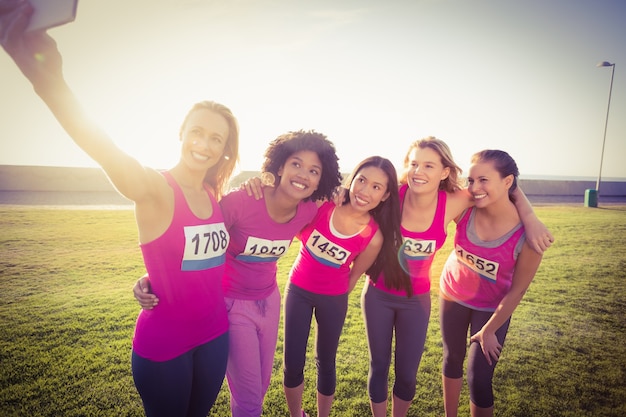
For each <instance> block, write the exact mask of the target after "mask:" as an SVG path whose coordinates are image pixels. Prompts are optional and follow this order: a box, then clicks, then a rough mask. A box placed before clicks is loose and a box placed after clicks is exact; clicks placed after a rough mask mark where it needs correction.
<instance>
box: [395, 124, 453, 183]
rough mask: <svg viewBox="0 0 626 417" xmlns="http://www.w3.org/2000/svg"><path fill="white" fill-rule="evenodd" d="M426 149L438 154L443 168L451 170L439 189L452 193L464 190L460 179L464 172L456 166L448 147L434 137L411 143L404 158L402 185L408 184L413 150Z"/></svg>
mask: <svg viewBox="0 0 626 417" xmlns="http://www.w3.org/2000/svg"><path fill="white" fill-rule="evenodd" d="M426 148H430V149H432V150H433V151H435V152H437V154H439V157H440V158H441V163H442V164H443V167H444V168H450V174H448V177H447V178H446V179H444V180H441V181H440V182H439V189H440V190H443V191H447V192H449V193H452V192H454V191H456V190H459V189H461V188H463V183H462V180H461V179H460V178H459V177H460V176H461V173H462V172H463V170H462V169H461V168H460V167H459V166H458V165H457V164H456V162H454V159H453V158H452V152H451V151H450V148H449V147H448V145H447V144H446V143H445V142H444V141H442V140H441V139H437V138H436V137H434V136H428V137H426V138H423V139H418V140H416V141H415V142H413V143H411V145H410V146H409V149H408V150H407V152H406V155H405V156H404V171H403V172H402V175H401V177H400V184H406V183H407V177H408V173H409V171H408V169H409V163H410V162H411V161H410V160H409V157H410V155H411V152H412V151H413V149H426Z"/></svg>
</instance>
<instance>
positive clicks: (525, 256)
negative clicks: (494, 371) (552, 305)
mask: <svg viewBox="0 0 626 417" xmlns="http://www.w3.org/2000/svg"><path fill="white" fill-rule="evenodd" d="M541 258H542V255H541V254H539V253H537V252H536V251H535V250H533V249H532V248H531V247H530V246H529V245H528V242H526V243H525V244H524V247H523V248H522V251H521V252H520V254H519V256H518V258H517V262H516V265H515V273H514V275H513V283H512V285H511V288H510V289H509V292H508V293H507V294H506V295H505V296H504V298H503V299H502V301H501V302H500V304H499V305H498V308H497V309H496V311H494V313H493V314H492V316H491V318H490V319H489V321H488V322H487V323H485V325H484V326H483V328H482V329H480V331H479V332H478V333H476V334H475V335H474V336H472V338H471V341H472V342H479V343H480V345H481V348H482V351H483V354H484V355H485V358H486V359H487V362H488V363H489V364H490V365H491V363H492V360H494V361H497V360H498V358H499V357H500V352H501V351H502V345H501V344H500V343H498V339H497V338H496V330H498V329H499V328H500V327H501V326H502V325H503V324H504V323H505V322H506V321H507V320H508V319H509V318H510V317H511V315H512V314H513V312H514V311H515V309H516V308H517V306H518V305H519V303H520V302H521V301H522V298H523V297H524V294H525V293H526V290H527V289H528V287H529V286H530V283H531V282H532V280H533V278H534V277H535V273H536V272H537V269H538V268H539V264H540V263H541Z"/></svg>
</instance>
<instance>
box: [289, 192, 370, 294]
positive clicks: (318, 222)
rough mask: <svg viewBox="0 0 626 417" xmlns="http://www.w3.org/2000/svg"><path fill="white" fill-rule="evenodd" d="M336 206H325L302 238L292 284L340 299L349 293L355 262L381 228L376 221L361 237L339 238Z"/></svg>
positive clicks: (361, 233) (359, 234) (327, 203)
mask: <svg viewBox="0 0 626 417" xmlns="http://www.w3.org/2000/svg"><path fill="white" fill-rule="evenodd" d="M334 211H335V204H334V203H333V202H326V203H324V204H323V205H322V206H321V207H320V208H319V209H318V212H317V215H316V216H315V219H313V221H312V222H311V223H310V224H309V225H308V226H306V227H305V228H304V229H303V230H302V232H301V234H300V239H301V241H302V245H301V247H300V252H299V253H298V257H297V258H296V261H295V262H294V264H293V267H292V268H291V273H290V275H289V279H290V281H291V283H292V284H294V285H297V286H298V287H300V288H302V289H305V290H307V291H310V292H313V293H316V294H323V295H341V294H345V293H347V292H348V288H349V285H350V266H351V265H352V261H354V259H355V258H356V257H357V256H358V255H359V254H360V253H361V252H363V251H364V250H365V248H366V247H367V245H368V244H369V243H370V241H371V240H372V238H373V237H374V234H375V233H376V231H377V230H378V224H377V223H376V222H375V221H374V219H373V218H371V219H370V222H369V224H368V225H367V226H366V227H365V228H364V229H363V230H362V231H361V232H360V233H358V234H356V235H353V236H339V235H338V234H337V233H336V232H333V230H332V229H331V221H332V215H333V213H334Z"/></svg>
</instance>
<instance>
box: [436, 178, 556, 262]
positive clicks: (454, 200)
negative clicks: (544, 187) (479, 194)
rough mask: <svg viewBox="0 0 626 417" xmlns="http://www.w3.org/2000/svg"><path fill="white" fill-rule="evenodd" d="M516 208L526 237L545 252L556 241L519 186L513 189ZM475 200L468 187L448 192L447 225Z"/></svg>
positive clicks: (532, 245) (539, 249)
mask: <svg viewBox="0 0 626 417" xmlns="http://www.w3.org/2000/svg"><path fill="white" fill-rule="evenodd" d="M513 196H514V197H515V208H516V209H517V213H518V214H519V217H520V219H521V221H522V223H523V224H524V229H526V239H527V241H528V242H529V244H530V247H531V248H533V249H534V250H535V251H536V252H537V253H543V252H545V251H546V250H547V249H548V248H549V247H550V246H551V245H552V243H554V236H552V233H550V231H549V230H548V228H547V227H546V226H545V225H544V224H543V223H542V222H541V221H540V220H539V218H537V215H536V214H535V211H534V210H533V207H532V205H531V204H530V201H528V198H527V197H526V194H524V192H523V191H522V190H521V189H520V187H517V188H516V189H515V191H513ZM473 205H474V201H473V199H472V196H471V194H470V193H469V191H468V189H467V188H464V189H461V190H457V191H455V192H453V193H448V199H447V202H446V226H447V225H448V224H449V223H450V221H452V220H455V221H456V220H457V219H458V217H459V216H460V215H461V213H463V210H465V209H467V208H469V207H472V206H473Z"/></svg>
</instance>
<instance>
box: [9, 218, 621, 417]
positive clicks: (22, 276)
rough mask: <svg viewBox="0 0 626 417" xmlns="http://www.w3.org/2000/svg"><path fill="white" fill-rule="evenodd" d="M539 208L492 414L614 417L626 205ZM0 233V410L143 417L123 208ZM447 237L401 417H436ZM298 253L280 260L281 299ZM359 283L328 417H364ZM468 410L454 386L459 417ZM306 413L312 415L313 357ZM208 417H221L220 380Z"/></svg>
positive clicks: (274, 409)
mask: <svg viewBox="0 0 626 417" xmlns="http://www.w3.org/2000/svg"><path fill="white" fill-rule="evenodd" d="M536 212H537V214H538V215H539V216H540V218H541V219H542V220H543V221H544V223H545V224H546V225H547V226H548V227H549V228H550V230H551V231H552V232H553V233H554V235H555V236H556V239H557V241H556V243H555V244H554V246H553V247H552V248H551V249H550V250H549V251H548V252H547V253H546V255H545V256H544V260H543V262H542V265H541V267H540V269H539V272H538V273H537V276H536V278H535V281H534V282H533V284H532V285H531V287H530V289H529V291H528V293H527V295H526V297H525V298H524V300H523V301H522V303H521V305H520V306H519V307H518V309H517V311H516V312H515V314H514V316H513V320H512V323H511V328H510V330H509V335H508V338H507V343H506V347H505V349H504V352H503V355H502V359H501V361H500V364H499V365H498V368H497V369H496V375H495V380H494V386H495V395H496V404H495V409H496V415H498V416H520V417H521V416H524V417H526V416H546V417H548V416H550V417H554V416H577V417H579V416H624V415H626V388H625V387H624V381H626V324H625V322H624V318H625V317H626V289H625V286H626V207H623V206H616V207H610V208H596V209H591V208H584V207H573V206H567V207H552V206H547V207H537V208H536ZM0 224H1V228H2V229H1V230H2V232H1V233H0V242H1V249H0V364H1V365H0V415H1V416H6V417H12V416H141V415H143V412H142V408H141V401H140V399H139V396H138V395H137V393H136V391H135V388H134V386H133V382H132V376H131V372H130V349H131V338H132V334H133V327H134V322H135V318H136V315H137V312H138V308H139V307H138V305H137V304H136V302H135V301H134V298H133V296H132V291H131V288H132V286H133V284H134V282H135V280H136V279H137V278H138V277H139V276H140V275H141V274H143V265H142V260H141V255H140V251H139V249H138V244H137V233H136V227H135V222H134V216H133V213H132V212H131V211H128V210H122V211H114V210H112V211H98V210H48V209H35V208H33V209H21V208H0ZM452 230H453V229H451V231H452ZM451 241H452V237H451V236H450V237H449V238H448V242H447V243H446V246H445V247H444V249H442V251H441V252H440V254H439V255H438V257H437V258H436V260H435V264H434V271H436V273H435V274H434V275H435V276H434V277H433V291H432V298H433V309H432V315H431V323H430V327H429V331H428V339H427V341H426V348H425V352H424V356H423V359H422V363H421V365H420V370H419V373H418V377H417V378H418V388H417V395H416V397H415V399H414V401H413V405H412V407H411V410H410V412H409V415H411V416H418V415H419V416H440V415H443V405H442V399H441V377H440V372H441V342H440V336H439V322H438V302H437V301H438V300H437V291H436V289H437V285H436V282H437V275H438V272H439V271H440V270H441V266H442V264H443V261H444V259H445V258H446V256H447V254H448V253H449V250H450V247H451V246H450V245H451ZM296 249H297V245H295V246H294V247H292V249H291V250H290V251H289V253H288V255H287V256H286V257H284V258H283V259H282V260H281V262H280V268H279V269H280V274H279V285H280V287H281V291H282V289H283V288H284V285H285V281H286V272H287V271H288V269H289V266H290V265H291V263H292V262H293V260H294V257H295V254H296ZM361 288H362V282H360V283H359V285H358V286H357V288H356V290H355V291H354V292H353V293H352V294H351V296H350V301H349V302H350V307H349V312H348V317H347V319H346V325H345V328H344V334H343V336H342V339H341V342H340V347H339V352H338V355H337V362H338V363H337V367H338V386H337V392H336V400H335V404H334V407H333V415H337V416H367V415H369V404H368V397H367V389H366V383H367V382H366V380H367V367H368V353H367V341H366V338H365V333H364V328H363V320H362V316H361V310H360V303H359V297H360V291H361ZM281 337H282V335H281ZM312 341H313V338H312V337H311V339H310V342H309V346H311V343H312ZM309 351H311V349H310V348H309ZM281 356H282V340H279V342H278V349H277V353H276V357H275V362H274V376H273V379H272V383H271V386H270V389H269V392H268V394H267V396H266V402H265V413H264V414H265V415H267V416H284V415H287V408H286V406H285V401H284V397H283V393H282V383H281V374H282V373H281ZM390 378H393V376H391V377H390ZM467 402H468V399H467V390H466V388H464V390H463V392H462V398H461V415H469V407H468V405H467ZM304 406H305V409H306V410H307V411H308V412H309V413H310V414H311V415H312V416H313V415H315V367H314V365H313V358H312V354H311V355H310V356H309V359H308V361H307V368H306V390H305V395H304ZM211 415H212V416H226V415H229V409H228V390H227V387H226V385H224V387H223V389H222V392H221V393H220V396H219V398H218V401H217V403H216V405H215V406H214V408H213V410H212V411H211Z"/></svg>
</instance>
